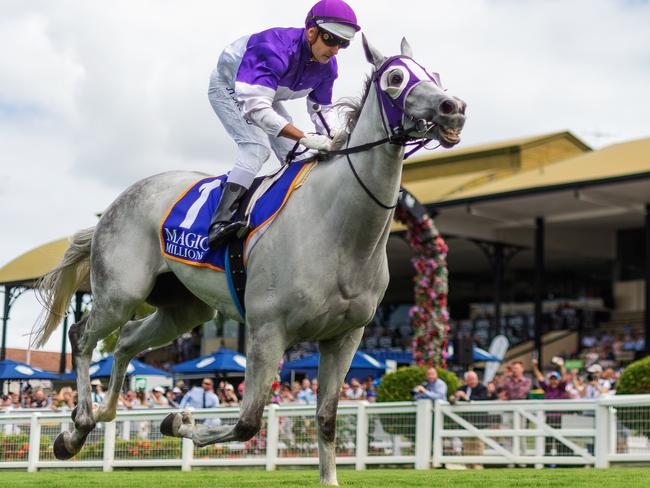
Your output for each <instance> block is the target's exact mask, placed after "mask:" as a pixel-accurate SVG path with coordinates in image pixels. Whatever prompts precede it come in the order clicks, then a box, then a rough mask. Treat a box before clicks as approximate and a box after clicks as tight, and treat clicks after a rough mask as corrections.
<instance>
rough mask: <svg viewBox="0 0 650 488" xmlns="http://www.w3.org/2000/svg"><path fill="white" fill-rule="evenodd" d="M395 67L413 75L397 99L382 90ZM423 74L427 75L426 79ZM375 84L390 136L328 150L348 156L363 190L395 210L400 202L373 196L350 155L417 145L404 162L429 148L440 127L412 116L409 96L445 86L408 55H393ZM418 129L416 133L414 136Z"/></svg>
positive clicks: (289, 157) (377, 74) (330, 153)
mask: <svg viewBox="0 0 650 488" xmlns="http://www.w3.org/2000/svg"><path fill="white" fill-rule="evenodd" d="M393 66H397V67H399V69H400V70H401V71H402V72H403V74H408V75H409V76H408V78H406V77H404V78H403V80H404V81H405V83H403V86H402V87H401V90H400V91H399V93H396V95H397V96H395V97H394V98H393V97H392V96H391V95H389V94H388V93H387V88H384V87H382V84H383V81H382V79H383V75H384V73H386V72H387V71H388V69H389V68H391V67H393ZM422 74H424V76H423V75H422ZM423 78H426V79H423ZM371 83H372V84H373V85H374V86H375V89H376V93H377V100H378V102H379V110H380V113H381V121H382V124H383V127H384V132H385V133H386V137H384V138H382V139H379V140H377V141H373V142H368V143H366V144H360V145H358V146H353V147H349V145H348V144H349V139H348V142H347V143H346V147H345V149H338V150H334V151H328V152H327V156H328V157H329V156H345V157H346V159H347V161H348V165H349V166H350V169H351V170H352V174H353V175H354V177H355V179H356V180H357V182H358V183H359V185H360V186H361V188H363V190H364V191H365V192H366V194H367V195H368V196H369V197H370V198H371V199H372V201H374V202H375V203H376V204H377V205H379V206H380V207H381V208H383V209H386V210H392V209H394V208H395V207H397V203H395V205H386V204H384V203H382V202H381V201H380V200H379V199H378V198H377V197H376V196H375V195H374V194H373V193H372V191H371V190H370V189H369V188H368V187H367V186H366V184H365V183H364V182H363V180H362V179H361V177H360V176H359V174H358V173H357V171H356V169H355V168H354V165H353V164H352V160H351V159H350V154H355V153H360V152H364V151H368V150H369V149H372V148H373V147H376V146H380V145H382V144H386V143H388V144H393V145H397V146H402V147H407V146H413V149H411V150H409V151H408V152H407V153H406V154H405V155H404V158H403V159H407V158H408V157H410V156H412V155H413V154H415V152H417V151H419V150H420V149H422V148H423V147H426V144H427V143H429V142H430V141H431V139H430V138H428V137H427V136H428V134H429V133H430V132H431V131H432V130H433V129H435V128H436V127H437V124H436V123H435V122H433V121H430V120H426V119H423V118H422V119H418V118H416V117H414V116H413V115H412V114H410V113H408V111H407V110H406V99H407V98H408V95H409V94H410V92H411V91H412V90H413V88H415V87H416V86H417V85H419V84H421V83H434V84H435V85H436V86H441V83H440V79H439V78H438V76H437V74H436V75H435V76H434V75H431V74H430V73H429V72H428V71H427V70H426V69H424V68H423V67H422V66H421V65H420V64H418V63H417V62H416V61H415V60H414V59H413V58H411V57H410V56H405V55H398V56H392V57H390V58H387V59H386V60H384V62H383V63H382V64H381V66H380V67H379V68H377V69H376V70H375V71H374V73H373V74H372V80H371ZM316 113H317V114H318V117H319V118H320V121H321V123H322V124H323V127H325V130H326V131H327V133H328V135H330V137H331V131H330V128H329V126H328V124H327V121H326V120H325V117H324V116H323V114H322V113H321V112H320V111H318V110H316ZM407 120H408V121H411V122H412V123H413V125H412V126H411V127H410V128H405V127H404V123H405V121H407ZM414 130H415V133H413V131H414ZM298 145H299V144H298V143H296V145H295V146H294V147H293V149H292V150H291V151H290V152H289V154H288V155H287V163H290V162H291V161H293V159H294V158H295V157H296V156H298V155H300V154H302V153H298V152H297V149H298ZM439 146H440V144H438V146H435V147H433V148H431V149H435V148H436V147H439ZM305 151H306V150H305ZM305 151H303V152H305Z"/></svg>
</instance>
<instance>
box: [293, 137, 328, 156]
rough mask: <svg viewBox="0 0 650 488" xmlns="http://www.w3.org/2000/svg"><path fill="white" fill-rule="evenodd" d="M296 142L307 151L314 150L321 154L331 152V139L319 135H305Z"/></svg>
mask: <svg viewBox="0 0 650 488" xmlns="http://www.w3.org/2000/svg"><path fill="white" fill-rule="evenodd" d="M298 142H299V143H300V144H302V145H303V146H305V147H306V148H307V149H315V150H317V151H321V152H328V151H331V150H332V139H330V138H329V137H327V136H324V135H321V134H305V137H303V138H302V139H300V140H299V141H298Z"/></svg>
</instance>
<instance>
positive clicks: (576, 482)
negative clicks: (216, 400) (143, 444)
mask: <svg viewBox="0 0 650 488" xmlns="http://www.w3.org/2000/svg"><path fill="white" fill-rule="evenodd" d="M339 483H340V484H341V486H353V487H371V488H380V487H386V486H389V487H400V488H401V487H410V486H422V487H424V486H426V487H434V488H440V487H451V486H453V487H463V488H467V487H479V488H489V487H498V488H506V487H516V488H522V487H528V486H544V487H546V486H552V487H558V488H560V487H562V488H565V487H584V488H587V487H588V488H593V487H596V488H609V487H625V488H637V487H645V486H649V487H650V468H613V469H603V470H597V469H585V468H579V469H542V470H535V469H486V470H481V471H447V470H444V469H439V470H430V471H414V470H410V469H390V470H387V469H381V470H379V469H369V470H367V471H353V470H350V469H339ZM293 486H319V484H318V471H317V470H315V469H300V470H291V469H283V470H280V471H275V472H265V471H258V470H255V469H238V470H226V469H210V470H194V471H192V472H189V473H183V472H180V471H178V470H164V469H157V470H155V471H143V470H134V471H116V472H113V473H101V472H97V471H71V470H61V471H42V472H38V473H25V472H15V471H12V472H9V471H0V487H2V488H4V487H11V488H17V487H21V488H22V487H25V488H26V487H29V488H49V487H57V488H76V487H84V488H86V487H93V488H103V487H107V488H139V487H147V488H185V487H187V488H189V487H192V488H195V487H211V488H213V487H214V488H216V487H218V488H222V487H254V488H266V487H282V488H289V487H293Z"/></svg>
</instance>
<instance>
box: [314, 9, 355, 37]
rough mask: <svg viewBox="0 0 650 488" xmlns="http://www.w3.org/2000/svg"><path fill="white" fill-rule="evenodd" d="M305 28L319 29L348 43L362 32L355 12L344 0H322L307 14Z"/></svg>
mask: <svg viewBox="0 0 650 488" xmlns="http://www.w3.org/2000/svg"><path fill="white" fill-rule="evenodd" d="M305 27H307V28H310V27H318V28H320V29H323V30H325V31H327V32H329V33H330V34H333V35H335V36H336V37H339V38H341V39H345V40H347V41H351V40H352V38H353V37H354V34H355V33H356V32H357V31H359V30H361V27H359V25H357V16H356V15H355V14H354V10H352V7H350V6H349V5H348V4H347V3H345V2H344V1H343V0H320V2H318V3H317V4H315V5H314V6H313V7H312V8H311V10H310V11H309V13H308V14H307V18H306V19H305Z"/></svg>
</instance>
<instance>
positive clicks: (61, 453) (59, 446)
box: [54, 432, 77, 461]
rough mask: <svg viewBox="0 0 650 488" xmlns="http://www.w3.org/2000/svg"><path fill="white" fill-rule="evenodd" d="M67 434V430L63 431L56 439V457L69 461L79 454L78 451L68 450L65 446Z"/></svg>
mask: <svg viewBox="0 0 650 488" xmlns="http://www.w3.org/2000/svg"><path fill="white" fill-rule="evenodd" d="M65 434H67V432H61V433H60V434H59V435H58V436H56V439H55V440H54V457H56V458H57V459H58V460H59V461H67V460H68V459H70V458H71V457H72V456H74V455H75V454H77V453H76V452H70V451H68V448H67V447H65Z"/></svg>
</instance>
